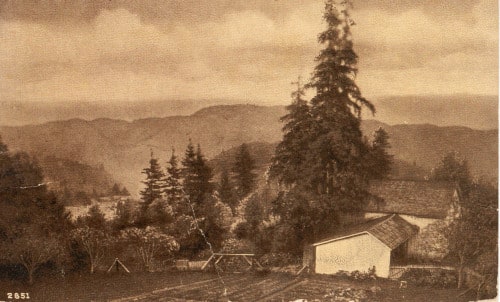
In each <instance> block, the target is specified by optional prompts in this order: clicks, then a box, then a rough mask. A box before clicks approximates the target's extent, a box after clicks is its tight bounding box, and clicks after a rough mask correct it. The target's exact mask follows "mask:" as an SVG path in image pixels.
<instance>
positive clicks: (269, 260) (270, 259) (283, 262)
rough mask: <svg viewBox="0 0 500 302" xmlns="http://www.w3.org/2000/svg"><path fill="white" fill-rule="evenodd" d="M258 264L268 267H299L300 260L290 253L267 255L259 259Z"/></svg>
mask: <svg viewBox="0 0 500 302" xmlns="http://www.w3.org/2000/svg"><path fill="white" fill-rule="evenodd" d="M259 262H260V264H262V265H263V266H268V267H283V266H289V265H301V264H302V259H301V258H300V257H298V256H295V255H293V254H290V253H268V254H265V255H263V256H262V257H260V259H259Z"/></svg>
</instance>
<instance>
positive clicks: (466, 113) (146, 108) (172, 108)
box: [0, 94, 498, 130]
mask: <svg viewBox="0 0 500 302" xmlns="http://www.w3.org/2000/svg"><path fill="white" fill-rule="evenodd" d="M368 99H369V100H370V101H371V102H372V103H373V104H374V105H375V107H376V109H377V114H376V116H375V117H374V116H372V115H371V114H368V113H366V114H365V115H364V116H363V118H364V119H373V118H376V119H377V120H379V121H382V122H384V123H386V124H389V125H396V124H425V123H430V124H433V125H436V126H465V127H469V128H472V129H482V130H485V129H498V96H488V95H486V96H485V95H467V94H454V95H415V96H411V95H410V96H387V97H373V98H370V97H368ZM246 102H247V101H242V100H228V99H226V100H225V99H207V100H139V101H125V100H124V101H110V102H106V101H102V102H91V101H80V102H76V101H75V102H50V101H45V102H33V101H31V102H30V101H25V102H14V101H5V100H2V101H0V126H22V125H28V124H41V123H46V122H49V121H55V120H68V119H74V118H77V119H84V120H95V119H116V120H125V121H134V120H140V119H147V118H150V117H153V116H154V117H158V118H163V117H171V116H185V115H191V114H193V113H195V112H197V111H198V113H199V114H205V112H206V111H207V109H206V108H213V107H222V108H223V107H224V106H216V105H224V104H226V105H229V106H232V105H236V104H241V103H246ZM278 102H279V101H274V103H278ZM252 103H255V102H252ZM266 103H267V104H271V102H266ZM279 103H281V104H285V103H288V100H283V101H281V102H279ZM204 108H205V109H204ZM220 109H221V108H219V109H218V110H220ZM209 110H213V109H209Z"/></svg>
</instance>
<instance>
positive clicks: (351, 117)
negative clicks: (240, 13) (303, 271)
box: [273, 0, 375, 241]
mask: <svg viewBox="0 0 500 302" xmlns="http://www.w3.org/2000/svg"><path fill="white" fill-rule="evenodd" d="M336 2H337V1H334V0H327V1H326V5H325V13H324V16H323V18H324V20H325V21H326V23H327V29H326V30H325V31H324V32H322V33H321V34H320V35H319V37H318V40H319V42H320V43H321V44H322V45H324V49H323V50H322V51H321V52H320V54H319V55H318V56H317V58H316V62H317V65H316V67H315V69H314V72H313V75H312V78H311V80H310V82H309V83H308V84H307V85H306V87H307V88H310V89H313V90H314V91H315V92H316V94H315V96H314V97H313V98H312V99H311V101H310V105H309V107H307V106H306V104H304V102H303V101H301V99H300V95H301V93H300V89H299V92H298V95H299V97H296V100H297V101H296V104H298V105H299V106H295V107H291V108H290V109H294V110H295V111H290V115H289V116H290V117H292V119H290V118H286V117H285V119H286V120H288V122H289V124H287V126H288V125H290V127H293V128H291V129H290V130H289V131H287V128H285V136H284V140H283V142H282V143H281V144H280V147H282V149H278V152H277V155H276V157H275V161H274V163H273V167H274V170H273V171H274V172H275V173H274V174H273V175H274V176H275V177H276V178H277V179H279V180H282V181H283V182H285V183H288V184H289V185H290V186H291V187H292V189H291V190H289V191H287V192H285V193H284V196H283V198H280V199H279V200H277V203H282V204H281V205H280V204H276V205H275V206H274V209H275V213H276V214H278V215H280V216H282V217H287V218H288V219H282V220H281V222H280V223H282V224H288V225H292V226H295V227H296V228H295V229H297V228H298V226H299V225H300V230H301V233H300V234H296V236H297V237H298V238H301V239H303V240H304V241H311V240H314V239H315V238H314V237H318V236H322V235H324V233H329V232H331V230H332V229H333V228H335V223H336V222H338V219H339V217H340V216H341V215H342V214H343V213H348V212H349V213H357V212H359V210H360V209H361V208H362V207H363V206H364V205H365V202H366V200H367V197H368V191H367V187H368V180H369V178H370V174H369V170H368V168H367V166H366V163H365V161H366V158H367V157H366V155H367V154H368V152H369V151H370V148H369V146H368V145H367V143H366V141H365V140H364V139H363V136H362V132H361V129H360V122H361V111H362V109H363V108H367V109H368V110H370V111H371V112H372V113H374V112H375V108H374V106H373V105H372V104H371V103H370V102H369V101H368V100H366V99H365V98H364V97H363V96H362V94H361V91H360V89H359V88H358V86H357V85H356V83H355V77H356V74H357V71H358V70H357V59H358V57H357V55H356V53H355V52H354V50H353V42H352V36H351V32H350V26H351V24H352V23H353V22H352V20H351V19H350V16H349V8H350V7H349V6H350V3H349V1H341V3H336ZM299 108H300V110H301V111H298V109H299ZM290 109H289V110H290ZM299 113H300V115H299ZM292 114H294V115H292ZM301 132H302V133H301ZM299 134H300V135H299ZM290 137H293V138H294V140H293V141H287V140H288V139H289V138H290ZM295 138H299V139H295ZM287 152H288V154H287ZM283 155H285V156H283ZM287 195H288V196H287ZM290 200H293V202H289V201H290ZM290 206H291V207H293V208H290ZM312 208H314V209H315V210H314V211H310V210H308V209H312ZM301 209H305V210H306V211H304V210H301ZM281 212H283V213H281ZM294 213H295V214H294ZM291 214H293V215H291ZM300 241H302V240H300Z"/></svg>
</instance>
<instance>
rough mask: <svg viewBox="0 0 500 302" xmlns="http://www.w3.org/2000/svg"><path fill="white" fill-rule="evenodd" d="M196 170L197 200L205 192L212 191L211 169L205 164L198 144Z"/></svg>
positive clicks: (201, 197) (200, 199) (203, 195)
mask: <svg viewBox="0 0 500 302" xmlns="http://www.w3.org/2000/svg"><path fill="white" fill-rule="evenodd" d="M196 171H197V175H198V185H199V187H198V190H199V192H198V198H197V200H199V201H202V200H203V198H204V197H205V194H209V193H211V192H212V189H213V187H212V184H211V183H210V182H211V180H212V169H211V168H210V167H209V166H208V165H207V162H206V160H205V156H204V155H203V153H202V152H201V148H200V145H199V144H198V147H197V148H196Z"/></svg>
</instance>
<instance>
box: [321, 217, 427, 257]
mask: <svg viewBox="0 0 500 302" xmlns="http://www.w3.org/2000/svg"><path fill="white" fill-rule="evenodd" d="M417 232H418V227H417V226H414V225H412V224H410V223H409V222H407V221H406V220H404V219H403V218H401V217H399V215H396V214H392V215H386V216H383V217H379V218H376V219H372V220H369V221H367V222H365V223H362V224H359V225H355V226H351V227H348V228H346V229H344V230H342V231H340V232H338V233H337V234H336V235H335V236H333V237H330V238H326V239H323V240H321V241H319V242H317V243H314V244H313V246H317V245H322V244H325V243H329V242H333V241H337V240H342V239H346V238H349V237H352V236H356V235H361V234H363V233H365V234H371V235H372V236H374V237H375V238H377V239H378V240H380V241H381V242H382V243H383V244H385V245H386V246H387V247H389V248H390V249H391V250H393V249H395V248H396V247H398V246H399V245H400V244H402V243H403V242H405V241H407V240H408V239H409V238H410V237H411V236H413V235H414V234H416V233H417Z"/></svg>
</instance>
